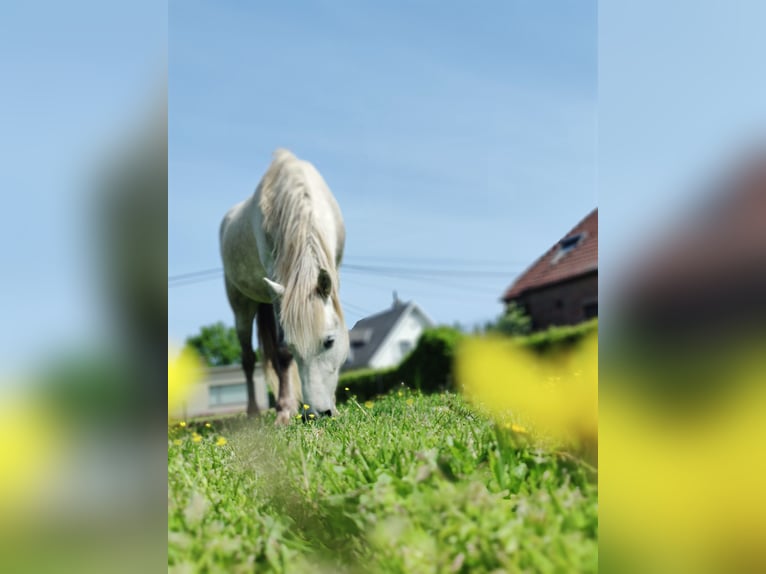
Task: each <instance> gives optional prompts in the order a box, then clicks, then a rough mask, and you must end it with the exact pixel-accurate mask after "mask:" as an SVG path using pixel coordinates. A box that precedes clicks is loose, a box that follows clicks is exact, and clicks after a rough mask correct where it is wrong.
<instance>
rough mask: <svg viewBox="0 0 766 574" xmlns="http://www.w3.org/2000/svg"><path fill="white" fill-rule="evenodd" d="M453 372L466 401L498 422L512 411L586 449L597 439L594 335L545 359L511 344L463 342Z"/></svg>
mask: <svg viewBox="0 0 766 574" xmlns="http://www.w3.org/2000/svg"><path fill="white" fill-rule="evenodd" d="M455 370H456V373H455V376H456V379H457V380H458V382H459V384H460V388H461V390H462V391H463V393H464V394H465V395H466V397H467V398H468V399H470V400H471V401H473V402H475V403H478V404H481V405H484V406H485V407H486V408H487V409H488V410H489V411H490V412H491V413H492V414H493V415H494V416H495V417H497V418H500V419H501V420H502V418H503V417H505V416H506V415H507V413H508V411H511V412H513V413H517V414H518V415H520V416H522V417H523V418H524V420H529V421H530V422H531V423H532V424H534V426H535V428H536V429H539V430H541V431H542V432H543V433H546V434H551V435H553V436H555V437H557V438H559V439H563V440H567V441H568V440H574V441H575V442H578V443H580V444H584V445H587V444H589V443H591V442H595V440H596V439H597V437H598V338H597V334H596V333H594V334H593V335H590V336H588V337H587V338H585V339H584V340H583V341H582V342H581V343H580V344H578V345H577V346H576V347H574V348H572V349H562V350H559V351H556V352H554V353H549V354H546V355H539V354H537V353H535V352H534V351H530V350H528V349H527V348H526V347H524V346H523V345H520V344H519V343H518V342H516V341H514V340H508V339H500V338H471V339H467V340H466V341H465V342H464V343H462V344H461V346H460V348H459V349H458V352H457V356H456V361H455ZM575 372H579V373H580V376H578V377H574V376H573V375H572V373H575ZM511 428H512V430H514V432H519V431H516V429H514V428H513V427H511ZM520 428H521V427H520Z"/></svg>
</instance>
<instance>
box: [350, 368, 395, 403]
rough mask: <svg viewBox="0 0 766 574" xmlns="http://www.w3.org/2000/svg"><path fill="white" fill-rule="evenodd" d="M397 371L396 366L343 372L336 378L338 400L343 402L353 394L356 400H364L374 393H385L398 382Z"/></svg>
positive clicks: (374, 394)
mask: <svg viewBox="0 0 766 574" xmlns="http://www.w3.org/2000/svg"><path fill="white" fill-rule="evenodd" d="M397 373H398V369H397V367H390V368H388V369H361V370H358V371H350V372H348V373H343V374H342V375H341V376H340V379H339V380H338V400H339V402H344V401H346V399H348V398H349V397H351V396H355V397H356V398H357V400H360V401H366V400H367V399H371V398H373V397H375V396H376V395H382V394H385V393H387V392H388V391H390V390H391V389H393V388H394V387H395V386H396V385H397V384H399V382H400V380H399V378H398V375H397ZM346 389H348V390H346Z"/></svg>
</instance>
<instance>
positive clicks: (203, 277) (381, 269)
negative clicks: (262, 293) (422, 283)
mask: <svg viewBox="0 0 766 574" xmlns="http://www.w3.org/2000/svg"><path fill="white" fill-rule="evenodd" d="M341 269H342V270H343V271H348V272H351V273H361V274H371V275H383V276H389V277H395V278H400V279H407V278H418V277H419V278H424V279H433V278H437V277H443V278H445V277H446V278H450V277H468V278H492V277H496V278H508V277H509V276H513V275H515V272H514V271H496V270H494V271H492V270H482V269H474V270H468V269H443V268H440V269H435V268H428V267H421V268H418V269H413V268H411V267H389V266H378V265H356V264H350V263H349V264H343V265H342V266H341ZM222 273H223V268H222V267H217V268H212V269H204V270H201V271H192V272H189V273H181V274H178V275H170V276H168V287H180V286H183V285H190V284H194V283H199V282H202V281H209V280H211V279H216V278H219V277H220V276H221V274H222Z"/></svg>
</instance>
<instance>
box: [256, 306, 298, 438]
mask: <svg viewBox="0 0 766 574" xmlns="http://www.w3.org/2000/svg"><path fill="white" fill-rule="evenodd" d="M256 321H257V324H258V340H259V342H260V347H261V352H262V353H263V355H264V361H268V362H269V363H271V366H272V367H273V369H274V372H275V373H276V374H277V378H278V380H279V392H278V397H277V421H276V422H277V424H278V425H280V424H288V423H289V422H290V416H291V415H292V414H293V413H295V412H296V411H297V408H298V405H297V402H296V400H295V397H294V394H293V392H292V388H291V385H290V383H291V381H290V365H291V363H292V361H293V356H292V354H291V353H290V351H289V350H288V349H287V347H286V346H285V345H284V344H283V343H282V342H281V341H280V340H279V333H278V329H277V322H276V318H275V316H274V306H273V305H270V304H266V303H264V304H261V305H260V306H259V308H258V314H257V319H256Z"/></svg>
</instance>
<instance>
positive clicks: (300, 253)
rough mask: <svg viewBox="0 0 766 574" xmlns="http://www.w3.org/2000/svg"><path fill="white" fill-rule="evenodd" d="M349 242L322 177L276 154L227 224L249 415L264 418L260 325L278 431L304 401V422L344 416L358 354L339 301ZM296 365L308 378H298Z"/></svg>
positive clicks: (225, 246)
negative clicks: (341, 408)
mask: <svg viewBox="0 0 766 574" xmlns="http://www.w3.org/2000/svg"><path fill="white" fill-rule="evenodd" d="M345 235H346V232H345V228H344V226H343V217H342V215H341V212H340V208H339V207H338V203H337V201H336V200H335V198H334V197H333V195H332V193H331V192H330V189H329V188H328V186H327V184H326V183H325V181H324V179H323V178H322V176H321V175H320V174H319V172H318V171H317V170H316V168H314V166H313V165H311V164H310V163H308V162H306V161H302V160H300V159H298V158H296V157H295V156H294V155H293V154H292V153H290V152H289V151H286V150H277V151H275V152H274V157H273V161H272V163H271V165H270V166H269V169H268V170H267V171H266V174H265V175H264V176H263V178H262V179H261V181H260V183H259V184H258V187H257V188H256V190H255V193H254V194H253V195H252V196H251V197H249V198H248V199H246V200H245V201H243V202H242V203H239V204H237V205H235V206H234V207H232V208H231V209H230V210H229V212H228V213H227V214H226V216H225V217H224V219H223V222H222V223H221V231H220V241H221V257H222V258H223V268H224V278H225V282H226V294H227V296H228V299H229V303H230V304H231V308H232V310H233V311H234V319H235V323H236V329H237V335H238V337H239V343H240V346H241V347H242V368H243V370H244V372H245V378H246V380H247V412H248V414H249V415H255V414H257V413H258V407H257V405H256V403H255V392H254V387H253V370H254V368H255V353H254V352H253V347H252V334H253V319H256V321H257V325H258V340H259V343H260V348H261V353H262V356H263V360H264V364H265V367H266V368H267V369H268V368H271V369H273V370H274V372H275V373H276V379H277V380H278V387H279V388H278V390H275V394H276V395H277V397H278V399H277V424H286V423H288V422H289V421H290V418H291V417H292V416H293V415H295V413H297V412H298V407H299V404H298V401H299V400H300V401H302V402H303V403H306V404H307V405H308V406H309V409H308V410H305V411H304V409H303V408H301V409H300V412H301V413H302V414H304V415H305V416H308V415H310V414H313V415H315V416H320V415H332V414H333V413H334V412H335V389H336V387H337V385H338V375H339V372H340V367H341V365H342V364H343V363H344V362H345V360H346V358H347V356H348V348H349V343H348V331H347V330H346V323H345V320H344V319H343V311H342V309H341V305H340V299H339V294H338V290H339V283H338V267H339V266H340V263H341V259H342V257H343V246H344V242H345ZM293 359H295V362H296V363H297V366H298V369H297V371H298V373H297V374H299V375H300V381H294V380H292V379H295V378H296V377H295V375H296V373H295V369H294V368H291V366H292V363H293ZM264 370H266V369H264ZM291 373H292V374H291Z"/></svg>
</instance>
